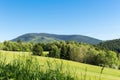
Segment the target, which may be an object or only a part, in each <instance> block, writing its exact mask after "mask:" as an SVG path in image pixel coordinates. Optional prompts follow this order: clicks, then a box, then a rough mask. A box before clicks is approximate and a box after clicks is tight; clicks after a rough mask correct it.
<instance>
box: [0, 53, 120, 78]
mask: <svg viewBox="0 0 120 80" xmlns="http://www.w3.org/2000/svg"><path fill="white" fill-rule="evenodd" d="M20 56H21V57H25V56H27V57H29V56H31V54H30V53H27V52H24V53H23V52H10V51H0V57H2V58H6V61H7V62H6V63H8V62H10V61H12V60H14V59H15V58H16V59H19V58H20ZM32 57H33V58H36V59H37V61H39V63H40V64H41V65H46V62H47V61H49V62H50V64H52V65H53V66H52V67H54V66H55V64H57V65H60V64H62V66H63V71H69V72H70V74H72V75H73V76H74V75H76V76H77V80H81V76H82V79H83V80H84V77H85V76H86V80H99V77H100V71H101V67H98V66H93V65H88V64H83V63H78V62H73V61H67V60H61V59H54V58H47V57H40V56H32ZM43 69H45V68H43ZM85 74H86V75H85ZM101 76H102V79H101V80H120V71H119V70H115V69H109V68H105V69H104V71H103V74H102V75H101Z"/></svg>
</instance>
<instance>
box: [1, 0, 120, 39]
mask: <svg viewBox="0 0 120 80" xmlns="http://www.w3.org/2000/svg"><path fill="white" fill-rule="evenodd" d="M43 32H44V33H55V34H80V35H86V36H91V37H95V38H98V39H101V40H108V39H115V38H120V0H0V41H3V40H10V39H13V38H16V37H17V36H19V35H22V34H25V33H43Z"/></svg>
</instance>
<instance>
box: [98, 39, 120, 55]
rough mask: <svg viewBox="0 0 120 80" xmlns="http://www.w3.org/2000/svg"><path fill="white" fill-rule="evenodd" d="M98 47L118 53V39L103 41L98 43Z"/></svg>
mask: <svg viewBox="0 0 120 80" xmlns="http://www.w3.org/2000/svg"><path fill="white" fill-rule="evenodd" d="M98 46H99V47H101V48H104V49H109V50H112V51H116V52H118V53H120V39H114V40H108V41H104V42H101V43H99V44H98Z"/></svg>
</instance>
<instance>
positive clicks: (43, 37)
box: [12, 33, 101, 44]
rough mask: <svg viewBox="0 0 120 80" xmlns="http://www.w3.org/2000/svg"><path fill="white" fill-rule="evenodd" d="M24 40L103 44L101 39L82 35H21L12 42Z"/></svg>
mask: <svg viewBox="0 0 120 80" xmlns="http://www.w3.org/2000/svg"><path fill="white" fill-rule="evenodd" d="M18 40H22V41H23V42H35V43H38V42H53V41H60V40H64V41H76V42H85V43H89V44H98V43H100V42H101V40H99V39H95V38H92V37H88V36H82V35H56V34H48V33H28V34H24V35H21V36H19V37H17V38H15V39H13V40H12V41H18Z"/></svg>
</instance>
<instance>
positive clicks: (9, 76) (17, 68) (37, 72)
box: [0, 57, 75, 80]
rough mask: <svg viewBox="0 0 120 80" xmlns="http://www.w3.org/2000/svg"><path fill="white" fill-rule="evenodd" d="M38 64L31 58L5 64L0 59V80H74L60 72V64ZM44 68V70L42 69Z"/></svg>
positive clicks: (67, 74) (3, 60) (4, 60)
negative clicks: (53, 65)
mask: <svg viewBox="0 0 120 80" xmlns="http://www.w3.org/2000/svg"><path fill="white" fill-rule="evenodd" d="M46 63H47V67H45V66H44V65H41V64H39V62H38V61H37V60H36V59H33V58H32V57H25V58H23V57H21V58H18V59H14V60H13V61H11V62H9V63H7V64H6V59H2V58H1V59H0V80H75V79H74V78H73V77H72V76H71V75H70V74H69V73H67V72H66V73H64V72H62V64H60V65H58V64H57V65H56V66H55V67H54V68H53V67H52V65H51V63H50V62H49V61H46ZM43 68H46V69H43Z"/></svg>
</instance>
